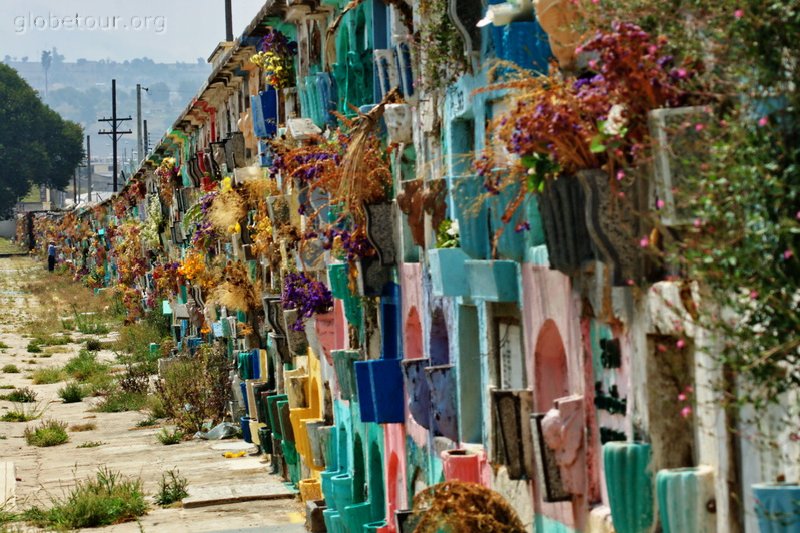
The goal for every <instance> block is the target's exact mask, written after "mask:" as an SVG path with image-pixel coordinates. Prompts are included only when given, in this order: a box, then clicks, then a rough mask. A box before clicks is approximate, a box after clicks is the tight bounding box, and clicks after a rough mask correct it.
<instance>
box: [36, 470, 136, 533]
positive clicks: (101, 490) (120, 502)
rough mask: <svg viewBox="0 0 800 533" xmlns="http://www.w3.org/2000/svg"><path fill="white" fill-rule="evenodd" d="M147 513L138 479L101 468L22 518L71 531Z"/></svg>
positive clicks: (52, 527)
mask: <svg viewBox="0 0 800 533" xmlns="http://www.w3.org/2000/svg"><path fill="white" fill-rule="evenodd" d="M146 512H147V502H145V498H144V490H143V488H142V481H141V479H132V478H125V477H123V476H122V475H121V474H120V473H119V472H113V471H112V470H110V469H108V468H106V467H101V468H100V469H99V470H98V471H97V474H96V476H95V478H94V479H92V478H89V479H87V480H85V481H81V482H79V483H78V484H77V485H76V486H75V487H74V488H73V489H72V490H71V492H70V493H69V494H67V495H66V496H65V497H64V498H63V499H54V500H53V502H52V507H51V508H50V509H39V508H37V507H33V508H31V509H29V510H27V511H25V513H24V518H25V519H26V520H28V521H30V522H33V524H34V525H36V526H38V527H41V528H51V529H61V530H73V529H81V528H90V527H101V526H109V525H112V524H120V523H122V522H130V521H132V520H135V519H136V518H137V517H139V516H142V515H143V514H145V513H146Z"/></svg>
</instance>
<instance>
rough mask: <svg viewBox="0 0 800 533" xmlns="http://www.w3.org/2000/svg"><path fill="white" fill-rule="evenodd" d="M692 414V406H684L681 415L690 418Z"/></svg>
mask: <svg viewBox="0 0 800 533" xmlns="http://www.w3.org/2000/svg"><path fill="white" fill-rule="evenodd" d="M691 414H692V408H691V407H689V406H688V405H687V406H686V407H684V408H683V409H681V416H682V417H683V418H689V416H691Z"/></svg>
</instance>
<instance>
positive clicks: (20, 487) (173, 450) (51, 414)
mask: <svg viewBox="0 0 800 533" xmlns="http://www.w3.org/2000/svg"><path fill="white" fill-rule="evenodd" d="M0 272H3V274H2V275H0V290H2V291H3V293H2V294H0V342H1V343H3V344H0V346H3V345H6V346H7V348H2V349H0V368H2V367H3V366H4V365H6V364H14V365H16V366H17V367H18V368H19V370H20V372H19V373H0V386H3V385H5V386H10V385H13V386H15V387H31V388H32V389H33V390H35V391H36V393H37V394H38V396H39V400H40V401H42V403H41V406H43V407H45V409H46V411H45V413H44V416H43V418H45V419H47V418H54V419H57V420H61V421H63V422H66V423H68V424H69V425H73V424H87V423H93V424H95V425H96V429H94V430H91V431H83V432H70V440H69V442H68V443H66V444H62V445H60V446H54V447H51V448H35V447H32V446H29V445H27V444H26V442H25V439H24V437H23V432H24V430H25V427H26V426H28V425H35V424H37V423H38V421H35V422H28V423H19V422H0V457H1V458H2V459H3V461H6V462H12V463H13V464H14V468H15V469H16V475H15V477H16V479H17V481H16V500H17V505H18V508H25V507H26V506H29V505H34V504H38V505H45V506H46V505H47V504H48V503H49V501H50V498H51V497H53V496H56V497H57V496H62V495H63V494H64V493H65V491H66V490H68V489H69V487H71V486H73V485H74V484H75V482H76V481H77V480H80V479H84V478H86V477H88V476H93V475H94V473H95V472H96V471H97V468H98V467H99V466H107V467H109V468H110V469H112V470H114V471H119V472H121V473H122V474H124V475H128V476H138V477H141V479H142V481H143V482H144V488H145V490H146V492H147V493H148V494H153V493H154V492H156V489H157V486H158V483H159V481H160V479H161V474H162V472H165V471H167V470H169V469H172V468H177V469H178V470H179V471H180V473H181V475H183V476H184V477H186V478H187V479H188V480H189V492H190V494H194V495H195V496H197V497H202V496H203V495H204V494H205V495H209V494H211V495H214V494H221V493H233V492H237V491H238V492H239V493H246V492H248V490H247V489H246V488H247V487H251V486H252V487H255V488H257V489H258V491H260V492H263V493H266V494H267V496H268V497H270V498H271V499H268V500H266V499H260V498H259V499H258V501H244V502H243V501H241V500H237V499H236V498H229V499H226V500H224V501H231V502H233V503H229V504H225V505H214V502H211V501H208V502H206V505H203V506H199V507H195V508H191V509H189V508H170V509H161V508H159V507H158V506H156V505H153V506H152V509H151V511H150V512H149V513H148V514H147V515H146V516H144V517H142V518H141V519H140V521H139V522H138V523H129V524H120V525H116V526H110V527H107V528H103V529H102V530H98V531H104V532H114V533H128V532H131V533H134V532H137V533H138V532H140V531H146V532H151V531H152V532H169V533H172V532H181V531H187V532H188V531H192V532H201V531H236V530H246V531H267V532H273V531H274V532H276V533H278V532H284V531H285V532H286V533H291V532H294V531H302V523H303V521H304V516H303V507H302V505H301V504H300V502H299V501H297V500H296V498H295V496H294V493H293V491H291V490H287V487H286V486H285V485H284V484H283V482H282V481H281V480H280V479H279V478H278V477H276V476H272V475H270V474H269V473H268V465H267V463H266V459H265V458H264V456H245V457H241V458H238V459H225V458H224V457H223V456H222V453H223V452H222V451H220V450H218V449H217V450H214V449H212V446H215V445H217V446H218V445H219V444H220V443H219V442H205V441H189V442H184V443H181V444H177V445H173V446H164V445H162V444H160V443H159V442H158V441H157V440H156V433H157V432H158V431H159V429H158V428H147V429H140V428H137V427H136V423H137V422H138V421H140V420H142V419H144V418H145V417H146V415H145V414H143V413H138V412H127V413H94V412H91V411H90V408H91V407H92V405H93V404H95V403H96V402H97V399H95V398H86V399H84V400H83V402H80V403H73V404H64V403H63V402H62V401H61V400H60V399H59V397H58V389H60V388H61V387H63V386H64V383H63V382H62V383H55V384H52V385H34V384H33V383H32V381H31V379H30V377H29V376H30V373H31V372H32V371H33V370H35V369H37V368H42V367H47V366H61V365H63V364H64V363H65V362H66V361H67V360H68V359H70V358H71V357H73V356H74V355H75V354H76V353H77V352H78V350H79V349H80V345H79V344H70V345H67V346H65V347H64V349H65V351H64V352H63V353H55V354H53V355H52V356H49V357H46V358H42V357H37V356H36V355H40V354H36V355H34V354H31V353H28V352H27V350H26V347H27V345H28V342H29V339H27V338H25V337H23V336H22V334H23V333H25V328H24V327H23V324H24V323H25V321H26V320H27V319H28V318H29V316H27V315H28V314H29V312H28V310H32V309H35V306H36V305H37V304H36V300H35V296H34V295H32V294H29V293H27V292H26V291H25V286H24V283H23V282H24V280H26V279H30V277H31V276H46V275H48V274H47V272H45V271H44V269H42V268H41V265H38V264H37V263H35V262H33V261H32V260H31V259H29V258H25V257H22V258H0ZM52 319H53V320H58V317H57V316H53V317H52ZM73 337H74V339H75V341H76V342H83V341H82V340H81V339H80V337H81V336H80V335H78V334H73ZM100 353H101V357H102V358H104V359H106V360H108V361H113V359H114V354H113V353H111V352H110V351H103V352H100ZM5 392H8V391H7V390H0V393H5ZM12 406H13V404H11V403H10V402H7V401H0V415H2V414H3V413H4V412H6V411H7V410H8V409H9V408H11V407H12ZM90 442H91V443H99V445H98V446H96V447H91V448H81V447H80V446H81V445H82V444H83V445H85V444H86V443H90ZM0 464H3V463H0ZM2 472H3V471H2V470H0V474H2ZM250 496H253V494H250ZM256 496H257V495H256ZM276 498H277V499H276ZM245 499H246V498H245ZM250 499H251V500H252V499H253V498H250ZM298 525H299V527H300V529H297V526H298ZM289 526H291V527H289ZM273 527H279V528H278V529H271V528H273ZM287 527H288V529H287ZM237 528H238V529H237ZM86 531H89V530H86Z"/></svg>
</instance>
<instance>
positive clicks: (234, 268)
mask: <svg viewBox="0 0 800 533" xmlns="http://www.w3.org/2000/svg"><path fill="white" fill-rule="evenodd" d="M211 301H212V302H214V303H216V304H218V305H223V306H225V307H227V308H228V309H234V310H237V311H244V312H248V311H252V310H253V309H256V308H258V307H259V306H260V300H259V298H258V291H256V287H255V285H254V284H253V282H252V281H251V280H250V277H249V276H248V275H247V268H246V266H245V264H244V263H242V262H241V261H228V263H227V264H226V265H225V268H224V269H223V271H222V282H221V283H219V284H217V285H215V286H214V287H213V288H212V289H211Z"/></svg>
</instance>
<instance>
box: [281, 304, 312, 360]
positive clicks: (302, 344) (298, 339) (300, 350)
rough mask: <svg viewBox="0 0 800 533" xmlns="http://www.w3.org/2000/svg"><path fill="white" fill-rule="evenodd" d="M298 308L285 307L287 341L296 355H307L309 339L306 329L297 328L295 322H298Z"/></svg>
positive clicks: (284, 319) (290, 349)
mask: <svg viewBox="0 0 800 533" xmlns="http://www.w3.org/2000/svg"><path fill="white" fill-rule="evenodd" d="M297 318H298V316H297V309H284V311H283V323H284V327H285V328H286V342H287V343H288V344H289V351H291V352H292V353H293V354H294V355H307V353H308V339H307V338H306V332H305V330H304V329H301V330H299V331H298V330H295V329H294V327H293V326H294V324H295V323H296V322H297Z"/></svg>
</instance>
